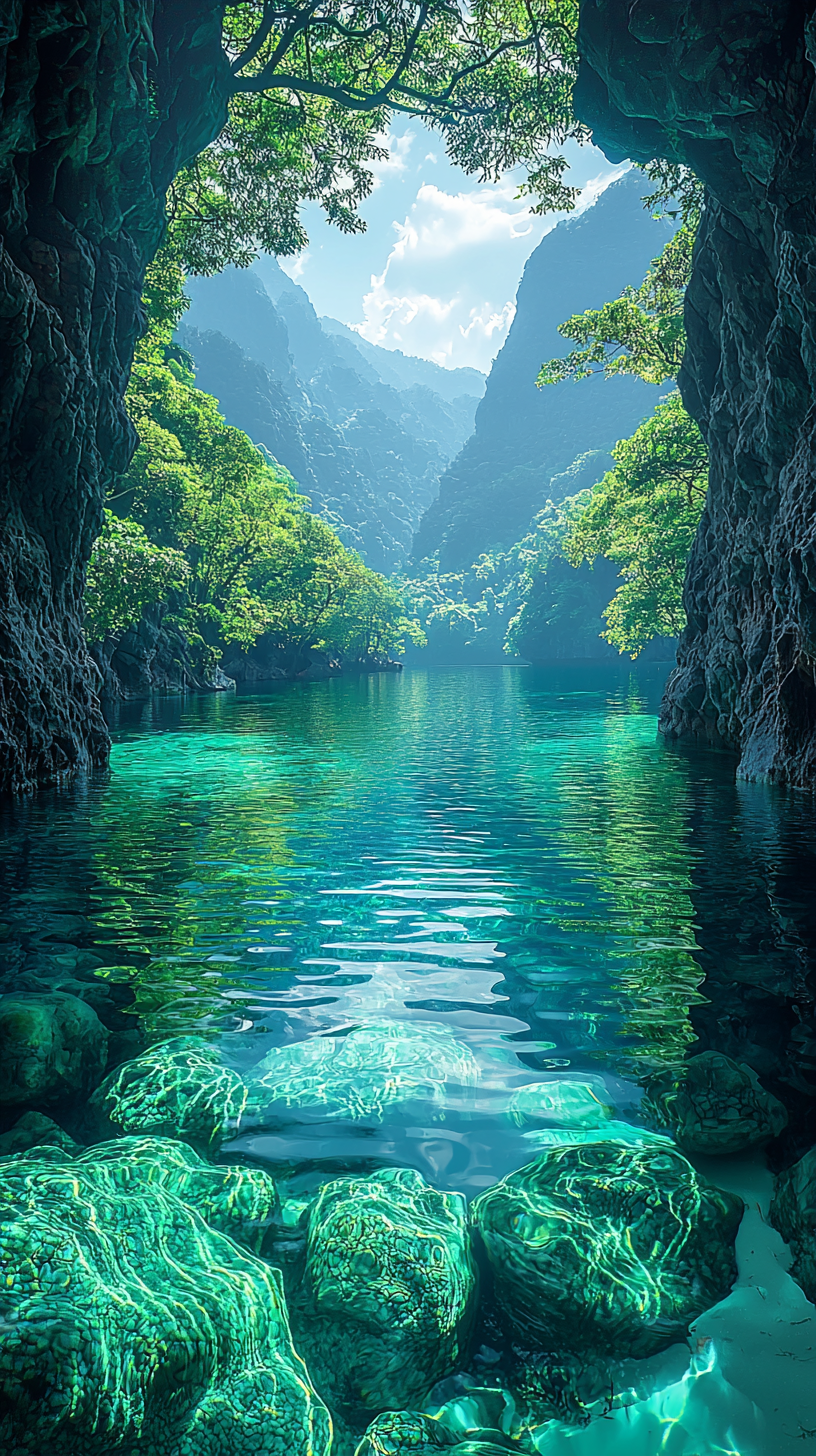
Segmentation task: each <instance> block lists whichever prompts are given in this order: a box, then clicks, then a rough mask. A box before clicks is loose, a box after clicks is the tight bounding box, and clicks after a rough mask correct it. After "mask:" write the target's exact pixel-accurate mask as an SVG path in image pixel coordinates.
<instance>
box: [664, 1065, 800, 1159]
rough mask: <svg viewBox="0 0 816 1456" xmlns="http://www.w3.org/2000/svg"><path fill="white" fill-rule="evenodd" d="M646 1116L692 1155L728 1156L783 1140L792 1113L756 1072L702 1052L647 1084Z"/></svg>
mask: <svg viewBox="0 0 816 1456" xmlns="http://www.w3.org/2000/svg"><path fill="white" fill-rule="evenodd" d="M646 1090H647V1097H646V1099H645V1100H644V1103H643V1106H642V1111H643V1114H644V1116H646V1117H647V1118H648V1119H649V1120H650V1121H651V1122H652V1124H653V1125H654V1126H655V1127H658V1128H664V1127H665V1128H668V1129H669V1130H670V1131H671V1132H672V1133H673V1135H674V1136H675V1137H676V1139H677V1142H678V1144H679V1146H680V1147H681V1148H683V1149H684V1151H685V1152H687V1153H698V1154H699V1153H702V1154H704V1155H709V1156H712V1157H714V1156H722V1155H723V1154H728V1153H740V1152H744V1151H745V1149H746V1148H753V1147H758V1146H760V1145H761V1144H762V1143H767V1142H769V1141H770V1139H771V1138H775V1137H778V1136H779V1134H780V1133H781V1132H782V1129H783V1128H784V1127H785V1126H786V1125H787V1121H788V1114H787V1111H786V1109H785V1107H784V1105H783V1104H782V1103H781V1102H780V1101H779V1098H778V1097H774V1096H773V1095H772V1093H770V1092H766V1091H765V1088H764V1087H763V1086H762V1084H761V1083H760V1081H759V1078H758V1077H757V1074H756V1072H755V1071H754V1070H753V1069H752V1068H751V1067H749V1066H746V1064H745V1063H744V1062H735V1061H734V1060H733V1059H732V1058H731V1057H727V1056H725V1054H724V1053H723V1052H700V1053H699V1055H697V1056H695V1057H689V1059H688V1061H687V1062H686V1063H685V1065H684V1066H683V1067H682V1068H680V1069H678V1070H673V1071H669V1072H662V1073H659V1074H658V1075H657V1076H655V1077H652V1078H651V1079H650V1081H649V1083H648V1084H647V1089H646Z"/></svg>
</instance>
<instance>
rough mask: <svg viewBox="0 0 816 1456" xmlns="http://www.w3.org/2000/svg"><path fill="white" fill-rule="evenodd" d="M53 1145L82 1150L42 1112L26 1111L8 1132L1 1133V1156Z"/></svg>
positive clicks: (71, 1149) (70, 1149) (77, 1150)
mask: <svg viewBox="0 0 816 1456" xmlns="http://www.w3.org/2000/svg"><path fill="white" fill-rule="evenodd" d="M43 1146H52V1147H57V1148H63V1149H64V1150H65V1151H66V1152H69V1153H78V1152H80V1150H81V1149H80V1144H79V1143H77V1142H74V1139H73V1138H72V1137H69V1135H68V1133H67V1132H65V1131H64V1129H63V1128H61V1127H59V1126H58V1124H57V1123H56V1122H52V1120H51V1118H50V1117H45V1116H44V1114H43V1113H42V1112H24V1113H23V1115H22V1117H18V1119H17V1121H16V1122H15V1124H14V1126H13V1127H10V1128H9V1130H8V1132H4V1133H2V1134H1V1135H0V1158H8V1157H12V1156H13V1155H14V1154H15V1153H27V1152H29V1151H30V1150H31V1148H39V1147H43Z"/></svg>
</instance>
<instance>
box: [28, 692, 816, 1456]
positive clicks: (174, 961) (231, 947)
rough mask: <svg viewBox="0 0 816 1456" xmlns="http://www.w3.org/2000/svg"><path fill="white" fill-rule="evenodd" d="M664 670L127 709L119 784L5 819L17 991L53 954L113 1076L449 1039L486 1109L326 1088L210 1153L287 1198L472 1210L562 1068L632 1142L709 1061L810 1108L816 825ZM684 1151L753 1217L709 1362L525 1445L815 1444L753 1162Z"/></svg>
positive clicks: (116, 765)
mask: <svg viewBox="0 0 816 1456" xmlns="http://www.w3.org/2000/svg"><path fill="white" fill-rule="evenodd" d="M663 676H664V671H663V669H662V668H659V667H651V668H648V667H641V668H638V669H637V670H635V669H634V668H632V667H631V666H630V665H628V664H626V665H620V666H619V665H617V664H612V665H609V666H607V665H604V666H594V665H593V666H591V667H590V666H588V667H579V666H574V665H565V666H563V667H557V668H556V667H553V668H538V669H533V668H518V667H503V668H500V667H497V668H450V669H441V668H440V669H436V670H426V671H422V670H417V669H414V670H409V671H406V672H404V673H402V674H398V675H397V674H380V675H377V676H362V677H359V678H339V679H333V680H329V681H326V682H321V683H311V684H294V685H283V686H280V687H278V686H275V687H273V688H270V689H269V690H268V691H266V692H263V693H260V692H258V693H254V694H249V693H248V694H239V695H235V694H224V695H218V696H213V697H208V698H195V699H184V700H154V701H152V702H151V703H149V704H129V705H123V706H122V707H121V708H120V709H119V710H118V715H117V717H116V719H115V720H114V723H113V737H114V748H113V755H112V762H111V771H110V774H109V775H106V776H104V777H103V778H101V779H99V780H95V781H93V782H90V783H84V784H81V785H77V786H74V787H72V788H71V789H70V790H65V791H54V792H51V793H45V794H43V795H41V796H40V797H39V798H37V799H36V800H32V801H26V802H22V803H17V804H15V805H13V806H10V807H9V806H7V807H5V808H4V810H3V822H2V849H0V873H1V874H2V887H3V889H2V898H3V904H2V918H3V921H4V923H5V934H6V936H7V938H8V941H7V943H8V948H9V957H10V959H9V963H8V966H9V969H8V972H7V976H8V974H10V973H11V971H12V970H13V969H14V967H15V966H17V967H18V968H19V966H20V965H26V964H28V965H31V964H32V959H31V958H32V956H33V957H34V960H36V955H37V954H45V955H47V956H49V957H50V958H51V963H52V965H54V964H60V963H61V964H62V965H63V966H64V968H65V976H66V977H67V978H68V980H69V981H70V978H71V977H73V976H75V975H79V976H80V977H82V976H85V977H86V978H87V977H88V976H92V977H94V978H96V980H97V981H98V982H100V983H102V986H103V988H104V992H105V995H106V996H107V997H108V998H109V1001H110V1005H111V1006H114V1007H117V1008H118V1009H116V1010H114V1012H113V1014H112V1016H111V1017H110V1018H109V1020H110V1023H111V1025H112V1026H113V1027H114V1032H113V1035H114V1039H116V1038H118V1045H119V1046H120V1048H121V1055H123V1056H124V1055H133V1054H135V1051H136V1050H137V1049H138V1047H139V1046H140V1045H143V1044H144V1042H145V1041H148V1042H157V1041H161V1040H163V1039H165V1038H170V1037H175V1036H179V1035H186V1034H188V1033H191V1032H197V1033H203V1034H204V1035H205V1036H206V1037H207V1038H209V1039H211V1040H212V1041H214V1042H216V1043H217V1044H218V1046H219V1047H220V1048H222V1049H223V1050H224V1054H225V1056H226V1057H227V1059H228V1060H229V1062H230V1064H231V1065H232V1066H234V1067H235V1068H237V1069H238V1070H239V1071H240V1070H247V1069H251V1067H252V1066H253V1065H254V1064H255V1063H257V1062H258V1060H259V1058H260V1057H261V1056H262V1055H265V1054H267V1053H268V1052H269V1051H270V1049H271V1048H274V1047H285V1046H290V1045H295V1044H297V1043H300V1042H302V1041H303V1040H304V1039H308V1038H321V1037H333V1038H335V1039H336V1043H335V1044H336V1046H337V1047H338V1048H339V1047H341V1045H342V1042H343V1039H344V1038H346V1037H347V1036H348V1034H349V1032H350V1031H353V1030H354V1029H355V1028H359V1027H364V1026H373V1027H375V1028H382V1027H383V1026H384V1025H385V1024H386V1023H387V1024H389V1025H390V1026H391V1027H392V1028H393V1027H396V1028H397V1029H398V1030H399V1029H400V1028H403V1027H409V1028H411V1029H415V1028H417V1027H418V1028H432V1029H434V1031H435V1030H436V1029H438V1028H440V1027H442V1028H446V1029H447V1031H448V1032H449V1033H452V1034H453V1036H455V1038H456V1041H457V1044H458V1045H460V1046H464V1047H465V1048H467V1050H468V1052H469V1054H470V1058H471V1065H473V1066H475V1067H476V1068H477V1069H478V1086H479V1091H478V1095H476V1094H473V1095H469V1094H466V1092H464V1091H462V1090H461V1089H456V1088H446V1086H445V1085H444V1080H445V1079H444V1078H443V1077H442V1075H441V1074H440V1082H439V1085H430V1086H426V1087H425V1088H424V1090H423V1091H422V1093H421V1095H420V1094H418V1095H417V1097H415V1098H414V1099H413V1100H411V1101H408V1102H406V1101H400V1100H399V1099H397V1100H396V1101H394V1102H393V1104H388V1105H384V1107H383V1108H380V1109H378V1110H377V1113H376V1115H375V1116H370V1115H365V1113H363V1114H361V1115H360V1116H359V1117H356V1118H355V1117H354V1116H353V1115H351V1114H350V1113H349V1114H348V1115H342V1108H341V1109H340V1114H338V1109H337V1108H336V1107H333V1106H328V1105H327V1104H326V1103H324V1104H321V1103H320V1101H319V1100H318V1101H317V1102H315V1103H313V1104H312V1105H309V1106H305V1107H300V1108H294V1107H293V1108H291V1109H290V1110H289V1112H288V1114H287V1115H284V1116H276V1118H275V1119H274V1120H272V1121H270V1123H269V1124H268V1125H260V1126H259V1125H254V1126H252V1127H250V1128H248V1129H247V1130H245V1131H239V1133H238V1136H237V1137H235V1138H234V1139H233V1140H232V1142H229V1143H228V1144H227V1145H226V1147H225V1149H224V1155H226V1156H227V1157H229V1156H234V1155H236V1154H240V1155H241V1156H242V1157H246V1158H249V1159H250V1160H251V1161H253V1162H255V1163H258V1164H260V1165H261V1166H264V1167H267V1168H269V1169H270V1170H271V1171H273V1172H275V1173H276V1174H279V1175H280V1176H281V1178H282V1179H284V1180H285V1181H286V1184H287V1190H288V1191H289V1193H290V1194H291V1195H292V1196H293V1197H298V1196H302V1197H306V1196H308V1195H309V1193H310V1191H312V1190H313V1189H314V1188H315V1187H316V1186H318V1185H319V1183H320V1181H321V1178H323V1179H325V1177H326V1176H327V1175H328V1174H330V1173H333V1172H336V1171H338V1170H339V1171H348V1170H354V1169H370V1168H376V1167H383V1166H386V1167H388V1166H402V1167H411V1168H414V1169H417V1170H418V1171H419V1172H421V1173H422V1175H423V1176H424V1177H425V1178H426V1179H427V1180H428V1181H429V1182H431V1183H432V1184H433V1185H434V1186H436V1187H437V1188H440V1189H444V1190H453V1191H457V1192H460V1193H463V1194H465V1195H466V1196H467V1197H468V1198H469V1199H473V1198H475V1197H477V1196H478V1195H479V1194H480V1193H481V1192H483V1190H485V1189H487V1188H489V1187H490V1186H491V1185H493V1184H495V1182H496V1181H497V1180H498V1179H500V1178H502V1177H504V1176H505V1175H506V1174H507V1173H509V1172H511V1171H512V1170H513V1169H515V1168H518V1167H520V1166H521V1165H522V1164H523V1163H525V1162H526V1161H527V1160H529V1158H530V1157H531V1156H533V1154H534V1153H535V1152H536V1150H537V1149H538V1148H539V1147H540V1146H541V1145H542V1135H541V1132H540V1130H539V1131H536V1129H535V1128H533V1129H532V1130H531V1128H530V1127H529V1125H525V1123H524V1121H523V1119H515V1120H514V1119H512V1118H510V1119H508V1116H507V1098H508V1095H512V1093H513V1091H514V1090H515V1089H518V1088H519V1087H521V1086H525V1085H529V1084H530V1083H535V1082H540V1081H545V1082H547V1083H548V1084H550V1085H552V1084H556V1085H557V1086H559V1087H560V1086H562V1085H563V1084H567V1083H570V1082H575V1081H576V1080H577V1081H580V1082H582V1084H583V1085H585V1086H587V1087H589V1088H592V1089H594V1091H595V1093H596V1094H597V1095H598V1096H599V1097H600V1098H601V1100H602V1101H605V1102H606V1104H607V1105H608V1107H609V1108H611V1109H612V1110H613V1119H614V1121H615V1122H616V1123H619V1124H628V1125H629V1126H630V1127H632V1128H635V1129H637V1128H638V1127H639V1126H640V1125H641V1123H642V1117H641V1112H640V1110H639V1109H640V1103H641V1100H642V1097H643V1082H644V1081H645V1080H646V1079H647V1078H648V1076H649V1075H650V1074H651V1073H654V1072H656V1071H659V1070H660V1069H661V1068H663V1067H666V1066H671V1065H673V1064H676V1063H678V1062H679V1061H680V1060H681V1059H682V1057H683V1056H684V1055H685V1054H686V1053H687V1052H688V1051H689V1050H690V1051H692V1052H693V1051H694V1050H695V1049H698V1048H700V1047H703V1048H707V1047H714V1048H716V1049H718V1050H722V1051H724V1052H726V1053H728V1054H729V1055H731V1056H733V1057H735V1058H737V1059H740V1055H741V1054H742V1055H744V1056H745V1057H746V1059H748V1060H750V1061H751V1063H752V1065H754V1066H757V1067H759V1068H760V1069H762V1071H763V1080H764V1081H765V1084H766V1086H768V1087H769V1088H770V1089H776V1090H777V1091H778V1090H780V1089H782V1090H786V1096H787V1100H788V1102H789V1103H791V1105H792V1106H793V1107H794V1109H797V1108H798V1107H799V1101H798V1100H797V1099H800V1100H802V1099H804V1097H805V1091H806V1088H805V1084H804V1082H803V1080H802V1079H803V1073H802V1065H803V1061H802V1058H803V1055H804V1053H803V1052H802V1045H803V1042H802V1038H803V1033H802V1029H801V1023H802V1019H803V1012H804V1008H803V1005H802V998H803V996H804V995H805V994H806V992H805V991H804V989H803V988H804V986H805V981H804V976H805V973H806V971H807V970H808V968H812V962H813V954H814V946H815V945H816V911H815V910H814V906H813V896H812V889H813V884H814V873H813V872H814V866H815V865H816V834H814V825H813V815H812V805H811V804H810V802H809V801H807V800H805V799H798V798H796V797H785V796H784V795H782V794H780V793H776V792H774V791H772V790H769V789H767V788H764V787H759V786H751V785H739V784H735V783H734V778H733V762H732V760H731V759H730V758H728V757H726V756H722V755H718V754H715V753H709V752H705V751H700V752H697V753H689V752H688V751H684V752H679V751H677V750H674V749H672V748H671V747H670V746H667V745H666V744H664V743H662V742H661V740H660V739H659V738H658V735H657V732H656V712H657V705H658V702H659V697H660V691H661V687H662V681H663ZM26 956H28V958H29V959H28V961H26V960H25V957H26ZM15 957H16V959H15ZM21 957H22V959H21ZM10 985H11V983H10V982H9V980H8V979H6V981H5V982H4V985H3V989H4V990H8V989H10ZM371 1075H372V1069H371V1068H366V1067H363V1068H361V1071H360V1080H361V1085H362V1084H363V1083H365V1082H366V1077H368V1078H369V1080H370V1078H371ZM464 1080H466V1079H464ZM330 1101H331V1097H330V1096H329V1102H330ZM804 1105H805V1104H804V1101H803V1100H802V1107H804ZM369 1112H370V1108H369ZM792 1121H793V1123H794V1124H795V1123H796V1117H794V1118H793V1119H792ZM795 1132H796V1129H795V1127H793V1128H792V1129H789V1132H788V1136H789V1137H790V1138H792V1137H794V1136H795ZM543 1141H544V1142H545V1143H546V1134H545V1136H544V1139H543ZM803 1150H804V1148H801V1149H800V1150H799V1151H803ZM797 1155H798V1153H797ZM697 1161H698V1166H699V1167H700V1169H701V1170H702V1171H703V1172H704V1174H705V1176H706V1177H708V1178H710V1179H711V1180H712V1181H714V1182H719V1183H720V1185H721V1186H723V1187H728V1188H733V1189H735V1190H737V1191H739V1192H741V1193H742V1195H743V1196H744V1197H745V1198H746V1202H747V1204H748V1213H747V1214H746V1219H745V1221H744V1224H743V1229H742V1231H741V1233H740V1236H739V1239H738V1248H737V1254H738V1261H739V1267H740V1275H739V1280H738V1283H737V1286H736V1287H735V1289H734V1291H733V1293H732V1294H731V1295H729V1296H728V1298H727V1299H726V1300H724V1301H723V1302H722V1303H721V1304H719V1305H718V1306H717V1308H716V1309H715V1310H714V1311H713V1313H712V1315H711V1316H710V1317H706V1316H703V1317H701V1319H700V1320H698V1321H697V1324H696V1326H695V1331H696V1335H697V1336H698V1337H699V1338H698V1346H699V1349H704V1363H703V1364H702V1365H701V1364H700V1358H699V1354H698V1356H697V1357H695V1358H697V1364H696V1365H695V1364H694V1361H692V1365H691V1366H689V1351H688V1349H687V1348H686V1347H685V1346H683V1347H682V1348H679V1347H673V1348H672V1350H671V1351H670V1352H668V1354H667V1355H662V1356H660V1357H654V1358H653V1360H652V1361H651V1363H650V1362H649V1361H646V1362H643V1361H641V1362H639V1367H640V1369H639V1372H638V1373H637V1375H636V1376H632V1377H631V1378H632V1380H633V1382H634V1384H635V1385H637V1393H638V1400H637V1402H636V1403H633V1404H630V1405H629V1406H628V1407H626V1408H625V1409H620V1410H613V1411H610V1412H609V1413H608V1414H607V1416H606V1418H605V1420H604V1421H603V1422H601V1423H600V1424H599V1422H598V1421H594V1422H593V1423H591V1424H590V1425H589V1426H588V1427H586V1428H581V1429H579V1428H576V1427H570V1426H561V1424H560V1423H557V1422H556V1423H554V1424H553V1425H552V1427H551V1429H550V1430H549V1431H548V1433H547V1434H546V1438H545V1437H542V1438H541V1439H542V1442H543V1444H541V1446H540V1449H541V1451H542V1452H545V1453H546V1456H550V1453H555V1452H560V1451H561V1450H562V1449H563V1450H565V1451H566V1450H567V1449H568V1451H569V1453H570V1456H601V1453H603V1456H607V1453H609V1456H613V1453H615V1452H618V1451H619V1450H620V1451H624V1450H625V1451H626V1453H627V1456H654V1453H656V1452H657V1451H664V1450H665V1451H668V1452H671V1453H675V1456H706V1453H709V1452H710V1453H714V1452H718V1453H719V1452H729V1453H735V1456H736V1453H739V1456H784V1453H787V1452H791V1453H794V1452H795V1453H799V1452H801V1451H802V1450H803V1449H804V1447H803V1443H802V1435H803V1431H807V1430H808V1429H812V1428H813V1427H816V1416H813V1413H812V1412H811V1411H809V1410H808V1408H807V1401H808V1398H809V1391H808V1385H809V1380H808V1378H807V1377H806V1372H807V1368H808V1367H807V1365H806V1363H805V1362H806V1360H807V1358H808V1356H809V1352H810V1354H812V1347H813V1333H814V1332H813V1321H812V1315H813V1307H812V1306H811V1305H809V1304H808V1303H807V1302H806V1301H805V1298H804V1295H803V1294H802V1293H801V1291H800V1290H799V1289H798V1286H797V1285H795V1284H794V1283H793V1281H792V1280H791V1279H790V1277H789V1276H788V1275H787V1273H786V1272H785V1269H786V1267H787V1262H789V1259H788V1256H787V1254H786V1251H785V1248H784V1246H783V1244H782V1241H781V1239H780V1237H779V1235H778V1234H776V1233H775V1232H773V1230H771V1229H770V1228H769V1227H768V1226H767V1225H766V1224H765V1222H764V1221H763V1219H762V1218H761V1216H760V1212H759V1211H758V1210H764V1211H767V1202H768V1199H769V1196H770V1191H771V1174H770V1172H769V1171H768V1169H767V1166H766V1159H765V1155H764V1153H763V1152H762V1151H761V1150H760V1151H751V1152H748V1153H745V1154H737V1155H733V1156H731V1157H728V1158H722V1159H719V1160H716V1161H715V1160H712V1159H710V1158H708V1159H700V1160H697ZM740 1240H741V1242H740ZM792 1326H795V1328H792ZM760 1331H762V1332H766V1333H762V1334H760ZM701 1341H702V1343H701ZM692 1344H693V1341H692ZM813 1373H814V1372H813V1371H812V1370H811V1375H812V1374H813ZM627 1378H629V1377H628V1376H627ZM814 1384H816V1382H814ZM808 1422H809V1425H808Z"/></svg>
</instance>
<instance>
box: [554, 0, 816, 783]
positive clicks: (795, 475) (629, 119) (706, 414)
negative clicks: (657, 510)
mask: <svg viewBox="0 0 816 1456" xmlns="http://www.w3.org/2000/svg"><path fill="white" fill-rule="evenodd" d="M580 44H581V50H582V56H583V60H582V66H581V74H580V78H579V84H578V91H577V102H576V104H577V109H578V112H579V115H581V116H582V118H583V119H584V120H585V121H586V122H587V123H588V124H589V125H590V126H591V127H592V128H593V133H594V139H595V141H596V143H597V144H598V145H600V146H601V147H602V148H603V149H604V151H605V152H606V153H607V156H609V157H610V158H612V159H614V160H617V159H619V158H622V157H624V156H629V157H632V158H634V159H635V160H640V161H646V160H649V159H650V158H652V157H656V156H659V157H666V158H668V159H669V160H675V161H682V162H686V163H688V164H689V165H690V166H692V167H693V169H694V170H695V172H696V173H697V174H698V175H699V176H700V177H701V178H702V179H703V181H704V182H705V183H706V186H707V199H708V200H707V205H706V211H705V215H704V219H703V224H702V227H701V231H700V236H699V239H698V243H697V248H696V251H695V258H694V268H693V274H692V280H691V284H690V286H689V290H688V295H687V300H686V326H687V331H688V348H687V351H686V358H685V362H684V364H683V369H682V372H681V375H680V388H681V391H682V394H683V399H684V401H685V404H686V406H687V408H688V409H689V411H690V413H691V414H692V415H693V416H694V418H695V419H696V420H697V421H698V423H699V424H700V427H701V429H702V430H703V433H704V435H705V436H706V439H707V442H708V446H709V454H710V462H711V475H710V489H709V496H708V504H707V507H706V510H705V513H704V515H703V519H702V521H701V524H700V529H699V531H698V534H697V539H696V541H695V544H694V548H693V551H692V555H691V560H690V562H689V567H688V572H687V576H686V584H685V596H684V601H685V607H686V613H687V617H688V626H687V628H686V629H685V631H684V632H683V635H682V637H681V640H680V645H679V650H678V657H677V668H676V670H675V672H674V673H673V674H672V676H671V678H670V680H669V683H668V686H667V689H666V696H665V699H664V703H663V710H662V715H661V727H662V730H663V732H664V733H665V734H666V735H667V736H669V737H672V738H681V739H697V740H702V741H704V742H708V743H711V744H715V745H722V746H726V747H729V748H731V749H735V750H736V751H737V752H738V753H739V754H740V760H739V769H738V772H739V774H740V775H741V776H742V777H743V778H747V779H766V780H774V781H776V782H779V783H787V784H790V785H794V786H800V787H806V786H812V785H813V784H814V781H816V510H815V508H816V468H815V467H816V175H815V174H814V173H815V169H814V140H815V137H814V132H815V130H816V104H815V102H814V79H815V77H814V66H813V60H814V57H815V56H816V33H814V5H813V3H809V4H808V3H802V0H784V3H782V0H752V3H745V0H635V3H634V4H632V3H631V0H604V3H603V4H601V0H583V4H582V7H581V31H580Z"/></svg>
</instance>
